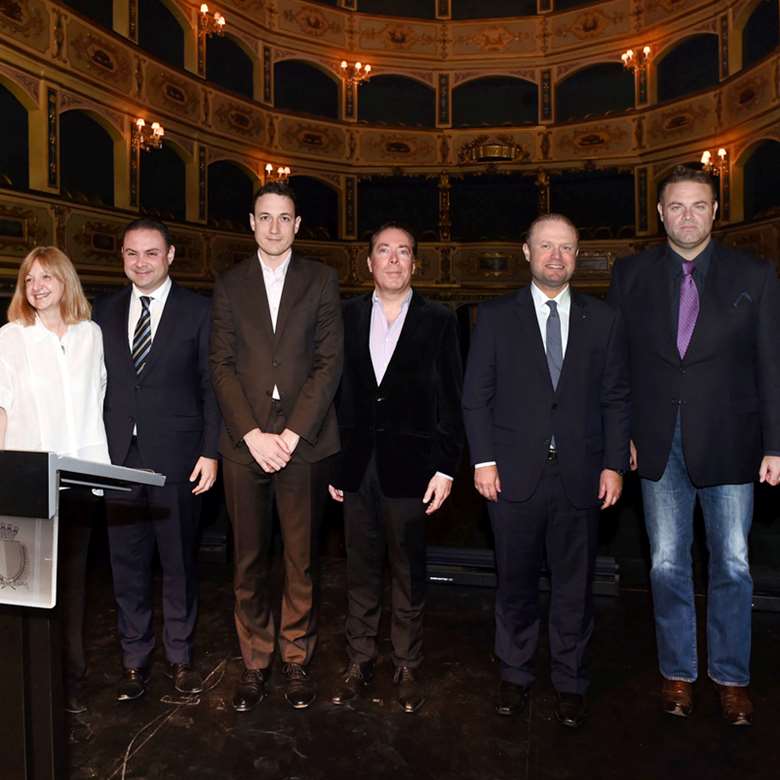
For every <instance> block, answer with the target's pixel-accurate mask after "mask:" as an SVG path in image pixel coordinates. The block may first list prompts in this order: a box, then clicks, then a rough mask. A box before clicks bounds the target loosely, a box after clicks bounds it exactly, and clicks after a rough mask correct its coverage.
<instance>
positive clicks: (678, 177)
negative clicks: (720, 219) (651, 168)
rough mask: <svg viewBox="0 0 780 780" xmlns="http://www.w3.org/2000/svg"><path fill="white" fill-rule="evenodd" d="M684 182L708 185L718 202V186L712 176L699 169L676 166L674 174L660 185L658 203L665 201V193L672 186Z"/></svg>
mask: <svg viewBox="0 0 780 780" xmlns="http://www.w3.org/2000/svg"><path fill="white" fill-rule="evenodd" d="M683 181H690V182H694V183H695V184H706V185H707V186H708V187H709V188H710V191H711V192H712V199H713V200H714V201H717V200H718V184H717V182H716V181H715V177H714V176H713V175H712V174H709V173H707V172H706V171H702V170H699V169H698V168H690V167H689V166H687V165H675V166H674V168H672V172H671V173H670V174H669V175H668V176H665V177H664V178H663V179H662V180H661V183H660V184H659V185H658V202H659V203H660V202H661V201H662V200H663V198H664V192H665V191H666V188H667V187H668V186H669V185H670V184H679V183H680V182H683Z"/></svg>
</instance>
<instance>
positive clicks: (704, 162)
mask: <svg viewBox="0 0 780 780" xmlns="http://www.w3.org/2000/svg"><path fill="white" fill-rule="evenodd" d="M727 157H728V152H727V151H726V150H725V149H724V148H723V147H722V146H721V147H720V149H718V160H717V162H713V160H712V152H710V151H709V149H707V150H706V151H704V152H702V155H701V168H702V170H703V171H705V172H706V173H709V174H710V175H712V176H720V174H721V173H723V171H724V169H725V168H726V165H727V163H726V158H727Z"/></svg>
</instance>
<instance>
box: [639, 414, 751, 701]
mask: <svg viewBox="0 0 780 780" xmlns="http://www.w3.org/2000/svg"><path fill="white" fill-rule="evenodd" d="M713 455H714V457H717V453H713ZM641 458H642V452H641V451H640V452H639V459H640V462H641ZM697 496H698V498H699V501H700V502H701V508H702V513H703V515H704V527H705V531H706V535H707V548H708V550H709V554H710V564H709V590H708V594H707V599H708V603H707V646H708V658H709V661H708V670H707V671H708V674H709V676H710V678H711V679H712V680H714V681H715V682H716V683H720V684H722V685H747V684H748V683H749V682H750V626H751V608H752V598H753V580H752V579H751V577H750V566H749V564H748V543H747V540H748V533H749V532H750V525H751V521H752V517H753V484H752V483H748V484H745V485H715V486H713V487H705V488H697V487H696V486H695V485H693V484H692V483H691V480H690V477H689V476H688V470H687V467H686V465H685V455H684V453H683V446H682V433H681V430H680V421H679V418H678V420H677V428H676V430H675V432H674V438H673V440H672V448H671V451H670V453H669V461H668V463H667V464H666V470H665V471H664V473H663V475H662V476H661V479H659V480H658V481H657V482H654V481H652V480H649V479H643V480H642V498H643V502H644V508H645V524H646V526H647V533H648V536H649V538H650V553H651V556H652V568H651V570H650V582H651V585H652V589H653V604H654V609H655V628H656V641H657V643H658V661H659V666H660V668H661V674H662V675H663V676H664V677H666V678H667V679H669V680H685V681H687V682H693V681H694V680H695V679H696V676H697V654H696V607H695V603H694V594H693V573H692V560H691V547H692V545H693V508H694V503H695V501H696V497H697Z"/></svg>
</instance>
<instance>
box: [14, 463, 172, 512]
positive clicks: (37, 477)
mask: <svg viewBox="0 0 780 780" xmlns="http://www.w3.org/2000/svg"><path fill="white" fill-rule="evenodd" d="M0 475H2V479H0V515H12V516H17V517H54V515H55V514H56V513H57V495H58V492H59V491H58V488H59V486H60V485H63V486H66V485H78V486H84V487H90V488H101V489H104V490H129V486H130V485H154V486H156V487H162V486H163V485H164V484H165V476H164V475H163V474H157V473H156V472H154V471H143V470H142V469H129V468H126V467H125V466H112V465H111V464H110V463H95V462H93V461H89V460H81V459H79V458H71V457H70V456H67V455H58V454H57V453H55V452H28V451H23V450H2V451H0Z"/></svg>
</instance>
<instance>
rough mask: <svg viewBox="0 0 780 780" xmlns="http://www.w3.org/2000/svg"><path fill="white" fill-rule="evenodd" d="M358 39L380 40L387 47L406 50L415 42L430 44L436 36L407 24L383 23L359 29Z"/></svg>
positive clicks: (415, 43) (434, 41) (433, 42)
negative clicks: (379, 25)
mask: <svg viewBox="0 0 780 780" xmlns="http://www.w3.org/2000/svg"><path fill="white" fill-rule="evenodd" d="M360 40H361V42H362V41H363V40H367V41H375V40H380V41H382V42H383V43H384V44H385V47H386V48H388V49H395V50H396V51H406V50H408V49H411V48H412V47H414V46H415V45H417V44H422V45H423V46H431V45H432V44H435V43H436V38H435V36H433V35H430V33H427V32H423V33H420V32H418V31H417V30H415V29H414V27H412V26H411V25H408V24H385V25H382V27H368V28H365V29H363V30H361V31H360Z"/></svg>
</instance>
